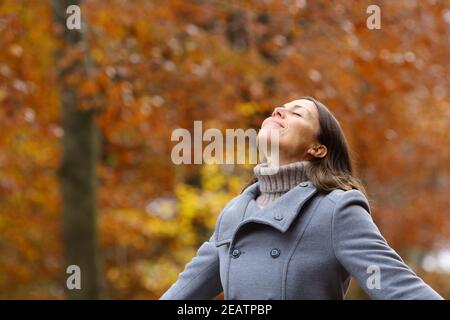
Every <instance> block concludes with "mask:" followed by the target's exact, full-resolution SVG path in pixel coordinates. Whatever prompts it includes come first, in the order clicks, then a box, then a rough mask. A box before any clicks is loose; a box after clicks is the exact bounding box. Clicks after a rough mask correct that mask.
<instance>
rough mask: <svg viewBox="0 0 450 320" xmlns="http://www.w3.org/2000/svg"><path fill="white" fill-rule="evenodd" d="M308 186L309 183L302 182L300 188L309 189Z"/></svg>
mask: <svg viewBox="0 0 450 320" xmlns="http://www.w3.org/2000/svg"><path fill="white" fill-rule="evenodd" d="M307 186H308V182H302V183H300V187H307Z"/></svg>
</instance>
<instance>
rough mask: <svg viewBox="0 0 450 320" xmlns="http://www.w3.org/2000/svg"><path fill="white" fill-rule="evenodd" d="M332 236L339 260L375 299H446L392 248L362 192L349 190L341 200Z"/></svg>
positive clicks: (337, 207)
mask: <svg viewBox="0 0 450 320" xmlns="http://www.w3.org/2000/svg"><path fill="white" fill-rule="evenodd" d="M332 235H333V237H332V239H333V246H334V251H335V255H336V257H337V259H338V260H339V261H340V263H341V264H342V266H343V267H344V268H345V269H346V270H347V272H349V273H350V274H351V275H352V276H353V277H355V278H356V280H357V281H358V283H359V284H360V286H361V287H362V288H363V289H364V291H365V292H366V293H367V294H368V295H369V296H370V297H371V298H372V299H385V300H387V299H389V300H390V299H402V300H412V299H433V300H434V299H443V298H442V297H441V296H440V295H439V294H438V293H436V291H434V290H433V289H432V288H431V287H430V286H428V285H427V284H426V283H425V282H424V281H423V280H422V279H420V278H419V277H418V276H417V275H416V274H415V273H414V272H413V271H412V270H411V269H410V268H409V267H408V266H407V265H406V264H405V263H404V262H403V260H402V259H401V258H400V256H399V255H398V254H397V253H396V252H395V251H394V250H393V249H392V248H390V247H389V245H388V243H387V242H386V240H385V239H384V238H383V236H382V235H381V233H380V231H379V230H378V228H377V226H376V225H375V223H374V222H373V220H372V217H371V215H370V208H369V204H368V202H367V199H366V197H365V196H364V195H363V194H362V193H361V192H360V191H358V190H349V191H346V192H344V193H343V194H342V196H341V197H340V198H339V199H338V201H337V203H336V207H335V210H334V212H333V228H332ZM377 276H379V279H375V281H372V280H374V278H373V277H377ZM378 280H379V281H378Z"/></svg>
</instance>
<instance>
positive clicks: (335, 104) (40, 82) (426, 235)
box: [0, 0, 450, 299]
mask: <svg viewBox="0 0 450 320" xmlns="http://www.w3.org/2000/svg"><path fill="white" fill-rule="evenodd" d="M72 4H77V5H79V6H80V8H81V11H80V12H81V19H82V28H81V31H78V30H69V29H68V28H67V27H66V20H67V18H68V17H69V14H67V13H66V8H67V7H68V6H69V5H72ZM372 4H376V5H378V6H379V7H380V8H381V29H375V30H370V29H369V28H368V27H367V24H366V21H367V18H368V17H369V14H368V13H367V12H366V9H367V7H368V6H369V5H372ZM0 48H1V50H0V133H1V134H0V298H1V299H65V298H70V299H72V298H74V299H76V298H86V299H98V298H105V299H157V298H159V296H160V295H161V294H162V293H163V292H164V291H165V290H166V289H167V288H168V287H169V286H170V285H171V284H172V283H173V282H174V281H175V279H176V277H177V275H178V273H179V272H180V271H182V269H183V267H184V265H185V264H186V263H187V262H188V261H189V260H190V259H191V258H192V257H193V256H194V255H195V252H196V250H197V249H198V247H199V246H200V245H201V243H202V242H203V241H205V240H207V239H208V238H209V236H210V234H211V233H212V230H213V228H214V224H215V221H216V218H217V216H218V214H219V213H220V211H221V209H222V208H223V207H224V206H225V204H226V203H227V202H228V201H229V200H231V199H232V198H233V197H235V196H236V195H237V194H238V193H239V192H240V190H241V188H242V187H243V186H244V185H245V184H246V183H247V182H248V181H249V180H250V179H251V177H252V174H253V173H252V167H253V165H174V164H173V163H172V161H171V158H170V155H171V150H172V148H173V146H174V145H175V143H174V142H172V141H171V139H170V138H171V133H172V131H173V130H174V129H176V128H186V129H188V130H190V131H191V132H192V128H193V122H194V120H202V121H203V129H204V130H205V129H206V128H218V129H220V130H222V131H224V130H225V129H226V128H255V129H259V126H260V124H261V122H262V120H263V119H264V118H265V117H267V116H268V115H269V114H270V112H271V111H272V110H273V109H274V107H276V106H279V105H280V104H283V103H285V102H288V101H290V100H293V99H297V98H299V97H302V96H305V95H310V96H314V97H316V98H317V99H319V100H321V101H322V102H323V103H325V105H327V106H328V107H329V109H330V110H331V111H332V112H333V113H334V114H335V116H336V117H337V119H338V120H339V121H340V123H341V125H342V127H343V129H344V132H345V134H346V137H347V139H348V140H349V144H350V146H351V148H352V150H353V155H354V161H355V163H354V165H355V168H356V171H357V175H358V176H359V177H360V178H361V179H362V181H363V182H364V184H365V186H366V187H367V190H368V193H369V197H370V201H371V205H372V213H373V218H374V221H375V222H376V223H377V225H378V226H379V228H380V230H381V232H382V234H383V235H384V236H385V238H386V239H387V241H388V243H389V244H390V245H391V246H392V247H393V248H394V249H395V250H396V251H397V252H398V253H399V254H400V255H401V256H402V258H403V259H404V260H405V262H406V263H407V264H408V265H410V266H411V267H412V268H413V269H414V271H415V272H416V273H417V274H418V275H420V276H421V277H422V278H423V279H424V280H425V281H426V282H427V283H429V284H430V285H431V286H432V287H433V288H434V289H435V290H436V291H438V292H439V293H440V294H441V295H443V296H444V297H445V298H450V240H449V234H450V219H449V217H450V171H449V169H450V130H449V120H450V97H449V91H448V89H449V88H450V76H449V74H450V73H449V66H450V64H449V60H450V59H449V58H450V1H448V0H447V1H445V0H420V1H419V0H396V1H361V0H358V1H356V0H353V1H307V0H292V1H281V0H279V1H270V0H264V1H262V0H261V1H246V0H245V1H206V0H192V1H186V0H169V1H156V0H153V1H148V0H134V1H131V0H130V1H125V0H110V1H100V0H84V1H65V0H60V1H58V0H55V1H45V0H39V1H38V0H36V1H34V0H33V1H32V0H29V1H26V0H2V1H0ZM72 264H76V265H79V266H80V267H81V271H82V288H83V289H82V290H72V291H69V290H67V289H66V279H67V277H68V276H69V275H68V274H67V273H66V269H67V267H68V266H69V265H72ZM219 298H220V297H219ZM347 298H348V299H366V298H367V296H366V295H365V294H364V292H363V291H362V290H361V289H360V288H359V286H358V285H357V283H356V282H355V281H352V285H351V288H350V291H349V293H348V295H347Z"/></svg>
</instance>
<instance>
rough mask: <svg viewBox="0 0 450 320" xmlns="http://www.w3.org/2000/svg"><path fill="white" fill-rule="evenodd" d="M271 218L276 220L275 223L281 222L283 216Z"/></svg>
mask: <svg viewBox="0 0 450 320" xmlns="http://www.w3.org/2000/svg"><path fill="white" fill-rule="evenodd" d="M273 218H274V219H275V220H277V221H281V220H283V216H282V215H276V216H274V217H273Z"/></svg>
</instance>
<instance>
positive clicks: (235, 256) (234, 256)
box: [231, 249, 241, 259]
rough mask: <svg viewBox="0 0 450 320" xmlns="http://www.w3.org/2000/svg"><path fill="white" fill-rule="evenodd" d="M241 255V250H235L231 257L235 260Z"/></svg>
mask: <svg viewBox="0 0 450 320" xmlns="http://www.w3.org/2000/svg"><path fill="white" fill-rule="evenodd" d="M240 255H241V250H239V249H234V250H233V252H231V256H232V257H233V258H234V259H237V258H239V256H240Z"/></svg>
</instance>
